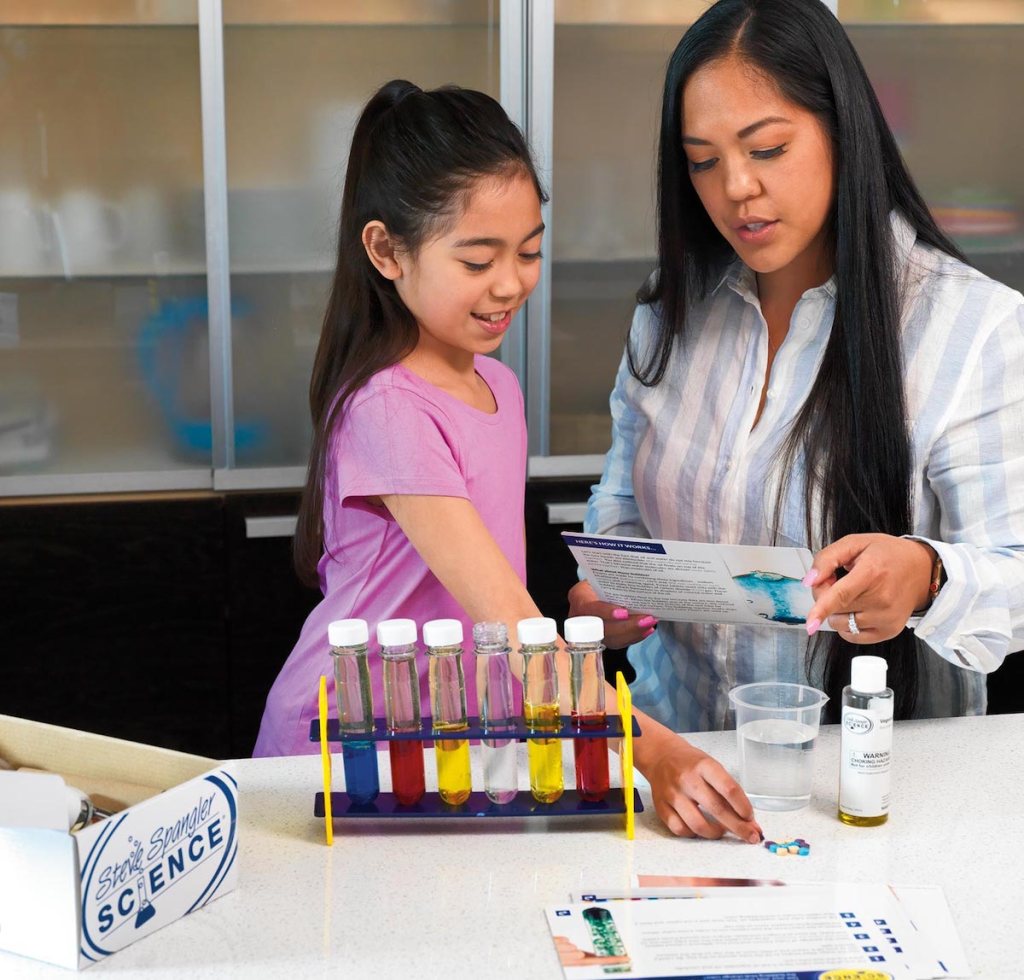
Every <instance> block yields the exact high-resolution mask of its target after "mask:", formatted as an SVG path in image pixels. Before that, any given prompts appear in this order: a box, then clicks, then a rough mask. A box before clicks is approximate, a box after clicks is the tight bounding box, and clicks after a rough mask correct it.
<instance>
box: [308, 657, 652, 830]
mask: <svg viewBox="0 0 1024 980" xmlns="http://www.w3.org/2000/svg"><path fill="white" fill-rule="evenodd" d="M619 676H620V677H621V676H622V675H621V674H620V675H619ZM627 693H628V692H627ZM320 761H321V762H323V765H324V829H325V830H326V832H327V846H328V847H331V846H332V845H333V844H334V821H333V816H332V814H331V746H330V742H328V741H327V678H326V677H324V675H323V674H321V675H320ZM632 798H633V794H632V792H630V806H632Z"/></svg>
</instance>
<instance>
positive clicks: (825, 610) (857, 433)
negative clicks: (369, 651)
mask: <svg viewBox="0 0 1024 980" xmlns="http://www.w3.org/2000/svg"><path fill="white" fill-rule="evenodd" d="M659 200H660V214H659V251H660V261H659V266H658V271H657V275H656V277H655V278H654V279H653V280H652V281H651V282H650V283H649V284H648V286H647V287H646V288H645V289H643V290H642V291H641V293H640V297H639V299H640V306H639V307H638V308H637V312H636V317H635V319H634V323H633V329H632V333H631V336H630V341H629V345H628V348H627V351H626V356H625V357H624V359H623V363H622V367H621V368H620V372H619V376H618V379H617V382H616V387H615V391H614V393H613V395H612V409H613V416H614V435H613V441H612V448H611V451H610V452H609V455H608V459H607V462H606V465H605V470H604V475H603V477H602V480H601V482H600V484H599V485H598V486H597V487H595V493H594V495H593V496H592V498H591V505H590V508H589V512H588V515H587V520H586V528H587V530H588V531H593V532H605V533H619V534H633V535H652V536H654V537H658V538H662V537H665V538H676V539H680V540H690V541H720V542H730V543H742V544H758V545H768V544H775V543H778V544H783V545H791V546H793V545H802V546H806V547H810V548H812V549H821V550H820V551H819V552H818V554H817V555H816V557H815V560H814V567H813V569H812V572H811V573H810V574H809V575H808V577H807V579H805V584H807V585H809V586H811V587H812V588H813V590H814V596H815V604H814V607H813V609H812V610H811V613H810V615H809V618H808V623H807V633H808V634H815V633H816V631H817V629H818V628H819V627H820V625H821V623H822V621H824V620H825V619H828V620H829V622H830V624H831V625H832V626H833V627H834V628H835V629H836V630H837V631H838V632H837V633H833V634H831V636H830V637H829V638H828V639H827V640H823V639H822V637H821V636H820V635H819V636H817V637H815V639H814V640H813V641H812V640H809V637H808V635H807V634H801V633H799V632H798V631H787V630H780V629H770V628H758V627H751V628H747V627H724V626H701V625H697V624H686V623H662V624H661V625H660V627H659V629H658V632H657V634H656V635H655V636H652V637H650V639H648V640H646V641H644V642H643V643H641V644H640V645H639V646H638V647H634V649H633V651H632V652H631V654H630V657H631V659H632V660H633V661H634V664H635V666H636V668H637V680H636V683H635V685H634V686H633V697H634V700H635V702H636V703H637V704H639V705H643V706H645V707H646V708H647V710H649V711H650V712H652V713H653V714H654V715H655V716H656V717H657V718H658V719H659V720H661V721H663V722H665V723H666V724H669V725H672V726H673V727H675V728H677V729H678V730H682V731H696V730H702V729H715V728H725V727H729V724H730V721H731V717H730V711H729V705H728V691H729V689H730V688H731V687H733V686H734V685H736V684H743V683H746V682H749V681H756V680H762V679H779V680H790V681H803V682H806V681H807V680H808V679H810V681H811V683H813V684H816V685H817V686H819V687H823V688H824V690H825V691H826V693H828V694H829V696H830V698H831V706H832V707H833V709H835V706H837V705H838V704H839V703H840V702H839V692H840V691H841V689H842V687H843V685H844V684H846V683H848V681H849V661H850V658H851V656H852V655H853V654H855V653H858V652H863V651H861V650H859V649H858V647H859V646H863V645H864V644H877V646H875V647H874V650H873V652H878V653H879V654H881V655H883V656H885V657H886V658H887V660H888V661H889V679H890V682H891V686H892V687H893V688H894V689H895V691H896V697H897V717H903V718H907V717H911V716H918V717H932V716H946V715H957V714H981V713H984V711H985V672H987V671H991V670H994V669H996V667H998V666H999V664H1000V663H1001V662H1002V660H1003V658H1004V657H1005V656H1006V655H1007V654H1009V653H1012V652H1014V651H1017V650H1020V649H1022V648H1024V494H1022V493H1021V492H1020V489H1019V488H1020V486H1021V483H1022V480H1024V388H1022V387H1021V384H1020V378H1021V377H1022V376H1024V299H1022V297H1021V296H1020V294H1019V293H1016V292H1014V291H1012V290H1010V289H1008V288H1007V287H1005V286H1002V285H1000V284H999V283H996V282H993V281H992V280H990V279H987V278H986V277H985V276H983V275H981V274H980V273H978V272H977V271H975V270H974V269H972V268H970V267H969V266H968V265H966V264H965V261H964V259H963V256H962V255H961V254H960V252H959V250H958V249H957V248H956V246H955V245H954V244H953V243H952V242H950V241H949V239H948V238H946V236H945V235H944V234H943V233H942V232H941V231H940V229H939V228H938V227H937V226H936V224H935V222H934V220H933V219H932V217H931V215H930V214H929V212H928V209H927V207H926V205H925V203H924V201H923V200H922V198H921V195H920V193H919V192H918V190H917V188H916V187H915V186H914V183H913V181H912V179H911V177H910V174H909V173H908V172H907V169H906V167H905V165H904V163H903V160H902V159H901V157H900V154H899V151H898V149H897V147H896V143H895V140H894V139H893V136H892V134H891V133H890V131H889V129H888V126H887V125H886V122H885V119H884V117H883V115H882V112H881V109H880V108H879V105H878V102H877V100H876V98H875V95H874V93H873V91H872V88H871V85H870V83H869V81H868V79H867V76H866V74H865V72H864V69H863V67H862V66H861V63H860V60H859V59H858V57H857V54H856V52H855V51H854V49H853V46H852V45H851V44H850V41H849V39H848V38H847V37H846V34H845V33H844V32H843V30H842V28H841V26H840V25H839V22H838V21H837V20H836V18H835V17H834V16H833V15H832V14H831V13H830V12H829V11H828V9H827V8H826V6H825V4H823V3H821V2H820V0H719V2H718V3H716V4H715V5H714V6H713V7H711V8H710V9H709V10H708V11H707V12H706V13H705V14H704V15H703V16H702V17H701V18H700V19H699V20H698V21H697V22H696V23H695V24H694V25H693V27H692V28H690V30H689V31H688V32H687V33H686V35H685V36H684V37H683V39H682V40H681V41H680V43H679V46H678V47H677V48H676V51H675V53H674V54H673V56H672V59H671V61H670V63H669V68H668V75H667V78H666V80H665V90H664V103H663V112H662V131H661V149H660V166H659ZM829 542H831V543H829ZM825 545H827V546H826V547H823V546H825ZM844 571H845V572H846V573H847V574H844ZM571 600H572V614H573V615H584V614H590V615H603V616H605V617H606V618H607V619H608V635H609V641H608V642H609V644H610V645H613V646H623V645H626V644H629V643H635V642H637V641H638V640H640V639H641V631H640V630H639V629H638V627H637V622H636V621H637V619H638V616H636V615H635V616H631V617H630V618H629V619H628V620H625V621H621V622H616V621H614V620H613V619H612V618H611V613H612V610H611V608H610V607H609V606H608V605H607V604H605V603H600V602H597V601H596V598H595V594H594V591H593V589H592V588H591V586H590V585H589V583H586V582H582V583H580V584H579V585H577V586H575V587H574V589H573V591H572V593H571ZM912 616H916V618H914V619H912V620H911V622H910V624H909V625H910V627H911V628H909V629H908V628H905V627H907V626H908V619H910V618H911V617H912Z"/></svg>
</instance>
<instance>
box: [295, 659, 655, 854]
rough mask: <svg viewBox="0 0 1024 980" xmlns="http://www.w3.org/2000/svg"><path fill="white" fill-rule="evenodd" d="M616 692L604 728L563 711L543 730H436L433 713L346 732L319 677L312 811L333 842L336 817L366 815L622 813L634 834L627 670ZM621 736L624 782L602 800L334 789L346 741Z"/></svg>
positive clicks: (475, 726)
mask: <svg viewBox="0 0 1024 980" xmlns="http://www.w3.org/2000/svg"><path fill="white" fill-rule="evenodd" d="M616 694H617V700H618V705H619V714H618V715H609V716H608V723H607V725H606V726H605V727H604V728H586V729H580V728H577V727H576V726H575V725H574V724H573V721H572V718H570V717H569V716H568V715H562V716H560V720H561V727H560V728H559V730H558V731H552V732H549V731H545V732H542V733H538V732H535V731H531V729H530V728H529V727H528V726H527V725H526V723H525V722H524V721H523V720H522V719H518V720H517V721H516V722H515V723H514V724H513V725H510V726H509V728H507V729H503V730H502V731H501V732H500V733H498V732H495V731H493V730H488V731H485V730H484V729H483V728H481V727H480V719H479V718H476V717H472V718H469V719H468V722H469V728H468V729H464V730H462V731H457V732H435V731H434V730H433V727H432V721H431V719H430V718H429V717H426V718H424V719H423V720H422V723H421V726H420V731H418V732H389V731H388V730H387V727H386V723H385V720H384V719H383V718H374V721H373V732H372V733H359V734H354V735H350V734H343V733H341V732H340V731H339V728H338V719H337V718H331V717H329V716H328V709H327V703H328V701H327V679H326V678H325V677H321V678H320V691H319V709H320V715H319V718H318V719H314V720H313V721H312V722H311V723H310V726H309V740H310V741H311V742H319V743H320V755H321V761H322V762H323V777H324V789H323V792H321V793H317V794H316V796H315V798H314V802H313V815H314V816H315V817H317V818H322V819H323V820H324V826H325V831H326V836H327V843H328V845H330V844H332V843H333V842H334V830H333V821H334V820H335V819H341V818H364V819H367V818H369V819H390V818H395V817H399V818H402V819H422V818H425V817H434V818H436V817H441V818H443V817H517V818H518V817H559V816H574V817H590V816H607V815H609V814H623V815H624V817H625V830H626V836H627V838H628V839H630V840H632V839H633V832H634V831H633V825H634V814H635V813H638V812H642V811H643V808H644V805H643V802H642V801H641V800H640V794H639V793H638V792H637V791H636V789H635V788H634V787H633V738H634V737H635V736H637V735H639V734H640V726H639V725H638V724H637V721H636V719H635V718H634V717H633V709H632V699H631V698H630V693H629V688H628V687H627V685H626V682H625V679H624V678H623V677H622V674H619V675H618V677H617V680H616ZM538 737H541V738H558V739H577V738H621V739H622V746H621V749H620V751H619V762H620V765H621V769H622V786H621V788H619V787H612V788H611V789H610V790H609V791H608V795H607V796H606V797H605V798H604V799H603V800H600V801H599V802H591V801H589V800H584V799H582V798H581V797H580V795H579V792H578V791H577V790H575V789H568V788H567V789H566V790H565V791H564V792H563V793H562V795H561V797H559V799H557V800H556V801H555V802H554V803H540V802H538V801H537V800H535V799H534V798H533V795H532V794H531V793H530V791H529V790H521V791H520V792H519V793H518V794H517V795H516V797H515V798H514V799H513V800H512V801H511V802H509V803H502V804H499V803H494V802H493V801H492V800H491V799H490V798H489V797H488V796H487V794H486V793H484V792H481V791H473V792H471V793H470V795H469V799H468V800H466V802H465V803H462V804H459V805H457V806H456V805H452V804H449V803H446V802H445V801H444V800H442V799H441V796H440V794H438V793H437V792H430V793H425V794H424V796H423V798H422V799H421V800H420V801H419V802H418V803H414V804H412V805H405V804H402V803H399V802H398V799H397V798H396V797H395V795H394V794H393V793H380V794H379V795H378V796H377V798H376V799H375V800H374V801H373V802H372V803H354V802H353V801H352V800H351V799H350V797H349V796H348V794H347V793H339V792H334V791H333V790H332V762H331V751H330V746H331V744H332V743H343V742H370V741H372V742H392V741H422V742H428V743H429V742H436V741H439V740H443V739H452V740H454V739H484V738H488V739H495V738H501V739H505V738H510V739H516V740H519V739H529V738H538Z"/></svg>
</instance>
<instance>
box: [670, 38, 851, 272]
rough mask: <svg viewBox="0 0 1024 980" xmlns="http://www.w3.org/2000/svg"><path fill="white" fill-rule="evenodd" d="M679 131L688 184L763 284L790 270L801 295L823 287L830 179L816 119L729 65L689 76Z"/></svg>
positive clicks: (749, 72) (826, 146)
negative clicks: (773, 276)
mask: <svg viewBox="0 0 1024 980" xmlns="http://www.w3.org/2000/svg"><path fill="white" fill-rule="evenodd" d="M682 123H683V133H682V136H683V147H684V150H685V152H686V157H687V160H688V161H689V171H690V181H691V182H692V183H693V187H694V190H696V192H697V195H698V196H699V197H700V200H701V203H702V204H703V205H704V207H705V209H706V210H707V212H708V215H709V216H710V218H711V220H712V221H713V222H714V224H715V227H716V228H717V229H718V230H719V232H721V234H722V236H723V237H724V238H725V240H726V241H727V242H728V243H729V244H730V245H731V246H732V247H733V248H734V249H735V250H736V253H737V255H739V257H740V258H741V259H742V260H743V261H744V262H745V263H746V264H747V265H748V266H750V268H751V269H753V270H754V271H755V272H757V273H758V274H759V276H761V277H764V276H769V277H770V276H772V275H773V274H775V273H779V272H783V271H785V274H786V275H787V278H788V277H789V276H790V275H793V274H795V275H796V276H797V278H798V280H799V281H800V282H801V283H803V282H805V285H803V287H802V288H809V287H810V286H814V285H820V284H821V283H822V282H824V281H825V279H827V278H828V276H829V275H830V274H831V271H832V269H831V258H830V256H829V255H828V253H827V249H826V237H827V236H826V232H825V223H826V219H827V217H828V214H829V210H830V208H831V206H832V196H833V188H834V180H833V170H832V149H831V142H830V140H829V137H828V134H827V133H826V132H825V130H824V128H823V127H822V125H821V123H820V122H819V121H818V118H817V116H815V115H813V114H812V113H810V112H808V111H807V110H806V109H803V108H801V107H800V106H798V105H795V104H794V103H792V102H790V101H789V100H788V99H786V98H785V97H784V96H783V95H782V93H781V92H780V91H779V89H778V88H777V87H776V85H775V83H774V82H773V81H772V80H771V79H769V78H767V77H766V76H764V75H763V74H761V73H760V72H759V71H758V70H757V69H755V68H752V67H751V66H750V64H749V62H745V61H741V60H740V59H739V58H736V57H729V58H726V59H724V60H720V61H715V62H711V63H710V64H708V65H705V66H704V67H703V68H701V69H700V70H698V71H696V72H694V74H693V75H691V76H690V79H689V81H688V82H687V83H686V86H685V88H684V89H683V119H682ZM812 280H813V281H812Z"/></svg>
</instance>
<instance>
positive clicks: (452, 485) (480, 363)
mask: <svg viewBox="0 0 1024 980" xmlns="http://www.w3.org/2000/svg"><path fill="white" fill-rule="evenodd" d="M476 371H477V373H478V374H479V375H480V376H481V377H482V378H483V379H484V381H486V382H487V384H488V385H489V387H490V389H491V392H492V393H493V394H494V400H495V401H496V402H497V405H498V409H497V411H496V412H495V413H494V414H492V415H489V414H487V413H485V412H481V411H479V410H478V409H475V408H472V407H470V406H469V405H467V404H465V403H464V402H462V401H460V400H459V399H458V398H455V397H454V396H452V395H449V394H447V393H446V392H444V391H441V390H440V389H439V388H436V387H434V386H433V385H432V384H430V383H429V382H427V381H424V380H423V379H422V378H420V377H418V376H417V375H415V374H413V373H412V372H411V371H409V370H408V369H407V368H404V367H402V366H401V365H395V366H393V367H390V368H386V369H385V370H383V371H380V372H378V373H377V374H375V375H374V376H373V377H372V378H371V379H370V381H369V382H368V383H367V384H366V385H365V386H364V387H363V388H362V389H360V391H359V392H357V393H356V395H355V396H353V398H352V399H351V401H350V402H349V404H348V406H347V408H346V410H345V413H344V416H343V418H342V421H341V424H340V425H339V426H338V427H337V428H336V430H335V433H334V435H333V437H332V441H331V448H330V455H329V458H328V461H327V473H326V481H325V493H324V554H323V557H321V559H320V563H319V565H318V566H317V570H318V572H319V576H320V588H321V590H322V591H323V594H324V597H323V599H322V600H321V601H320V603H319V604H318V605H317V606H316V608H315V609H313V611H312V612H311V613H310V614H309V617H308V618H307V619H306V622H305V624H304V625H303V627H302V632H301V633H300V635H299V640H298V642H297V643H296V644H295V648H294V649H293V650H292V652H291V655H290V656H289V657H288V659H287V661H286V662H285V664H284V667H282V668H281V673H280V674H278V676H277V680H275V681H274V685H273V687H271V689H270V694H269V695H268V697H267V706H266V709H265V711H264V713H263V722H262V724H261V726H260V733H259V737H258V738H257V740H256V748H255V749H254V751H253V755H255V756H266V755H298V754H300V753H305V752H313V751H319V750H318V748H317V746H316V744H315V743H311V742H310V741H309V723H310V720H311V719H312V718H315V717H316V714H317V685H318V684H319V677H320V675H321V674H324V675H326V676H327V678H328V691H329V694H330V698H331V701H330V704H331V715H332V716H333V715H334V714H335V711H336V708H335V704H334V680H333V674H332V666H331V656H330V652H329V647H328V644H327V624H328V623H329V622H331V621H332V620H335V619H365V620H366V621H367V623H368V624H369V627H370V645H369V650H370V673H371V678H372V688H373V709H374V714H375V715H376V716H378V717H383V715H384V693H383V682H382V677H381V660H380V656H379V651H378V647H377V643H376V636H375V634H376V627H377V624H378V623H380V622H382V621H383V620H385V619H396V618H405V619H413V620H415V621H416V624H417V626H418V627H419V628H420V629H421V630H422V626H423V624H424V623H425V622H427V621H428V620H431V619H459V620H461V621H462V624H463V631H464V633H465V643H464V648H465V649H466V651H467V654H466V656H465V657H464V660H463V664H464V668H465V674H466V701H467V709H468V713H469V714H470V715H474V714H477V703H476V685H475V683H474V680H475V678H474V670H473V658H472V653H471V651H472V646H473V644H472V628H473V625H472V621H471V620H470V619H469V618H468V617H467V616H466V613H465V612H464V611H463V609H462V607H461V606H460V605H459V604H458V603H457V602H456V601H455V599H454V598H453V597H452V596H451V594H450V593H449V592H448V591H447V590H446V589H445V588H444V587H443V586H442V585H441V583H440V582H439V581H438V580H437V578H436V577H435V576H434V574H433V573H432V572H431V571H430V569H429V568H427V566H426V564H425V563H424V562H423V559H421V558H420V556H419V555H418V554H417V553H416V551H415V549H414V548H413V546H412V544H410V542H409V539H408V538H407V537H406V536H405V534H403V533H402V530H401V528H400V527H399V526H398V524H397V523H395V520H394V518H392V517H391V515H390V514H389V513H388V512H387V511H386V510H385V509H384V508H381V507H375V506H373V505H370V504H368V503H367V502H366V500H365V498H366V497H371V496H379V495H382V494H418V495H431V496H445V497H464V498H466V499H467V500H469V501H470V502H471V503H472V504H473V506H474V507H475V508H476V509H477V511H478V513H479V514H480V517H481V518H482V519H483V522H484V524H485V525H486V526H487V529H488V530H489V531H490V533H491V536H492V537H493V538H494V540H495V541H496V542H497V544H498V547H499V548H501V550H502V552H503V553H504V554H505V556H506V558H508V560H509V562H510V563H511V565H512V567H513V568H514V569H515V571H516V573H517V574H518V575H519V577H520V578H521V579H522V580H523V581H524V582H525V580H526V542H525V537H524V525H523V505H524V493H525V483H526V423H525V418H524V412H523V396H522V392H521V391H520V389H519V383H518V381H517V380H516V376H515V375H514V374H513V373H512V372H511V371H510V370H509V369H508V368H507V367H505V366H504V365H503V364H501V363H500V362H498V361H496V360H494V359H493V358H490V357H477V358H476ZM420 646H421V649H422V643H421V644H420ZM417 661H418V664H419V669H420V705H421V709H422V711H423V714H424V715H427V714H430V695H429V689H428V685H427V666H426V656H425V655H424V654H423V653H422V652H420V654H419V655H418V657H417Z"/></svg>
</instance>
